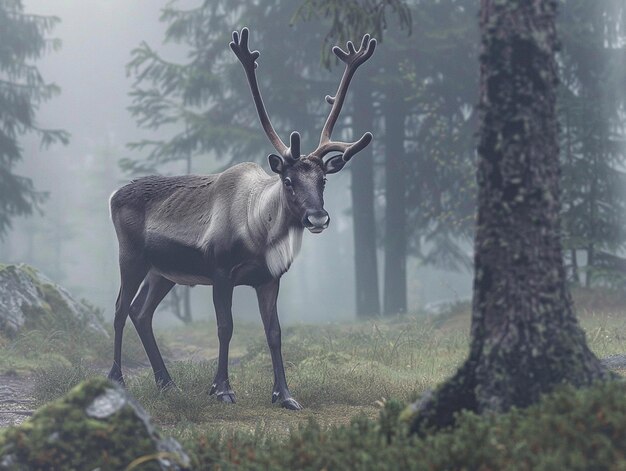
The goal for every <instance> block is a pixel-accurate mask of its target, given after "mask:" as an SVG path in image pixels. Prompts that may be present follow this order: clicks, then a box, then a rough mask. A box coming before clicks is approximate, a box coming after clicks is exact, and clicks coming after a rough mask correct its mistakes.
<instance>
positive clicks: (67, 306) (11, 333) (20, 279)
mask: <svg viewBox="0 0 626 471" xmlns="http://www.w3.org/2000/svg"><path fill="white" fill-rule="evenodd" d="M63 322H65V323H67V322H70V323H78V324H80V326H82V327H84V328H86V329H90V330H92V331H94V332H97V333H99V334H102V335H105V336H107V337H108V333H107V331H106V330H105V328H104V327H103V321H102V318H101V316H100V314H99V313H98V312H97V310H96V309H94V308H93V307H91V306H88V305H87V304H85V303H83V302H79V301H76V300H75V299H74V298H73V297H72V296H71V295H70V294H69V293H68V292H67V291H66V290H65V289H63V288H62V287H61V286H59V285H57V284H56V283H54V282H53V281H51V280H50V279H49V278H48V277H46V276H45V275H44V274H42V273H41V272H39V271H37V270H35V269H34V268H32V267H29V266H27V265H23V264H20V265H0V335H1V336H4V337H8V338H11V337H15V335H16V334H17V333H18V332H19V331H20V330H22V329H24V328H44V329H45V328H46V327H47V326H51V325H53V326H58V325H61V324H62V323H63Z"/></svg>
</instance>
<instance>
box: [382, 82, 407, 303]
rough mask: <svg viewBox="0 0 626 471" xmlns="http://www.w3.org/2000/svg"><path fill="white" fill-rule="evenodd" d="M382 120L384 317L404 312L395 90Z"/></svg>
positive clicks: (399, 121)
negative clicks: (383, 165)
mask: <svg viewBox="0 0 626 471" xmlns="http://www.w3.org/2000/svg"><path fill="white" fill-rule="evenodd" d="M386 95H387V96H386V97H385V101H384V104H383V106H384V111H383V112H384V116H385V202H386V207H385V278H384V280H385V282H384V286H385V291H384V307H383V313H384V314H387V315H389V314H398V313H404V312H406V305H407V293H406V181H405V179H406V170H405V168H406V165H405V159H406V156H405V153H404V118H405V112H406V106H405V103H404V100H403V94H402V92H401V90H400V89H399V87H397V86H395V87H393V88H390V89H389V91H388V92H387V94H386Z"/></svg>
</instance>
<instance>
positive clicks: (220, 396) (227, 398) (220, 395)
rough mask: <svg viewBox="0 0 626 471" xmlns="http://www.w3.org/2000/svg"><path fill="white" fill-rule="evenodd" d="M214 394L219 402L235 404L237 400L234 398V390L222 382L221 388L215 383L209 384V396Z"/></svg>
mask: <svg viewBox="0 0 626 471" xmlns="http://www.w3.org/2000/svg"><path fill="white" fill-rule="evenodd" d="M214 394H215V397H216V398H217V400H218V401H220V402H224V403H226V404H235V403H236V402H237V401H236V400H235V392H234V391H233V390H232V389H230V387H229V386H228V385H224V384H222V388H218V386H217V384H215V383H213V386H211V390H210V391H209V396H212V395H214Z"/></svg>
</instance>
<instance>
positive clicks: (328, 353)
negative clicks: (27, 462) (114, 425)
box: [3, 293, 626, 469]
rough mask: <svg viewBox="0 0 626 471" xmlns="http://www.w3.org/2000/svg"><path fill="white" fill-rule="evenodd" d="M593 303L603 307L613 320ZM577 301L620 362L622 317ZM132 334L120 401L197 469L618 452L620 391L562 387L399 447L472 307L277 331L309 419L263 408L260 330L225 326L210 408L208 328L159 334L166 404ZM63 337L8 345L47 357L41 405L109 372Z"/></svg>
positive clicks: (625, 327) (557, 459) (597, 456)
mask: <svg viewBox="0 0 626 471" xmlns="http://www.w3.org/2000/svg"><path fill="white" fill-rule="evenodd" d="M590 296H593V298H590ZM588 299H594V301H593V305H592V304H589V303H587V302H586V300H588ZM598 299H604V300H605V301H606V302H607V303H609V304H608V306H610V311H607V310H606V309H604V308H603V305H602V304H601V303H600V302H599V301H598ZM577 300H578V303H577V304H578V305H579V306H580V309H579V317H580V320H581V323H582V325H583V327H584V328H585V330H586V332H587V337H588V341H589V344H590V346H591V348H592V349H593V350H594V351H595V352H596V354H597V355H598V356H600V357H605V356H609V355H613V354H621V353H623V352H624V350H626V342H625V340H626V338H625V337H626V316H624V315H623V314H622V313H623V312H624V310H623V309H622V307H623V306H626V304H621V305H617V304H615V303H617V301H615V300H611V297H610V294H605V295H603V296H600V298H598V295H597V293H593V295H590V294H589V293H583V294H582V295H579V296H577ZM613 301H615V302H613ZM132 330H133V329H132V327H131V326H130V325H129V329H127V331H128V334H127V335H126V339H132V340H131V342H127V343H126V344H125V348H127V347H130V348H128V350H127V352H126V353H127V357H128V358H127V361H129V362H130V363H127V365H128V366H129V368H126V377H127V384H128V388H129V390H130V392H131V394H132V395H133V396H134V397H135V398H136V399H137V400H138V402H139V403H141V404H142V405H143V407H145V408H146V410H147V411H148V412H149V413H150V414H151V415H152V417H153V420H154V422H155V423H157V424H158V425H159V426H160V428H162V429H163V430H165V433H166V434H169V435H171V436H173V437H174V438H176V439H178V440H179V441H180V442H181V443H183V444H184V447H185V449H186V451H187V452H188V453H189V454H190V456H191V458H192V460H194V462H195V468H197V469H207V468H209V467H210V466H214V468H215V469H231V468H232V469H300V468H302V469H324V467H326V468H327V469H342V468H345V467H350V468H354V467H355V466H356V465H358V466H356V467H358V468H359V469H451V468H452V469H457V468H458V469H462V468H464V469H564V468H563V466H565V467H566V468H567V469H589V466H590V463H596V462H597V463H612V462H615V461H614V460H616V459H618V458H619V456H621V455H620V453H621V452H620V451H619V450H620V449H626V448H624V445H625V443H623V442H624V440H626V433H625V432H626V430H624V429H623V425H620V424H624V423H626V417H624V413H625V412H626V402H625V401H626V400H623V399H622V398H623V397H626V395H625V394H624V393H625V392H626V391H624V386H623V385H622V384H621V383H616V384H611V385H598V386H596V387H594V388H591V389H589V390H586V391H580V392H576V391H573V390H571V389H568V388H564V389H562V390H560V391H558V392H557V393H556V394H555V395H554V396H550V397H549V398H547V399H546V401H544V402H542V403H541V404H539V405H537V406H535V407H533V408H530V409H528V410H526V411H517V410H514V411H512V412H511V413H509V414H506V415H503V416H500V417H486V418H478V417H475V416H473V415H470V414H468V415H466V416H463V418H462V420H461V421H460V426H459V427H458V428H457V429H456V430H455V431H453V432H450V431H448V432H445V433H439V434H437V435H434V436H427V437H426V438H421V439H418V438H415V437H413V438H407V437H406V436H405V433H404V431H405V428H406V424H405V422H403V421H400V420H399V419H398V417H399V414H400V413H401V411H403V410H404V409H405V407H404V405H405V404H407V403H408V402H410V401H412V400H414V399H415V398H416V397H417V396H418V395H419V394H420V393H421V392H423V391H424V390H426V389H429V388H432V387H434V386H435V385H436V384H438V383H439V382H441V381H442V380H443V379H444V378H446V377H447V376H448V375H450V374H451V373H452V372H453V371H454V370H455V368H456V367H457V365H459V364H460V363H461V362H462V361H463V359H464V357H465V355H466V352H467V344H468V332H469V305H468V304H459V305H456V306H453V307H451V308H450V309H449V311H448V312H447V313H445V314H442V315H439V316H437V317H432V318H428V317H425V316H405V317H398V318H390V319H386V320H374V321H370V322H362V323H355V324H329V325H317V326H289V327H285V328H284V329H283V352H284V357H285V360H286V367H287V377H288V380H289V383H290V388H291V390H292V392H293V393H294V396H295V397H296V398H297V399H298V400H299V401H300V402H301V403H302V404H303V405H305V407H306V408H305V410H304V411H302V412H298V413H294V412H292V411H285V410H282V409H280V408H278V407H276V406H274V405H272V404H271V403H270V396H271V390H272V370H271V361H270V358H269V353H268V350H267V345H266V343H265V337H264V334H263V330H262V328H261V327H260V326H259V325H258V324H252V323H250V324H237V325H236V326H235V335H234V337H233V343H232V347H231V365H230V376H231V385H232V386H233V389H234V390H235V393H236V394H237V404H235V405H224V404H221V403H218V402H217V401H216V400H215V399H214V398H211V397H209V396H208V395H207V392H208V388H209V386H210V382H211V379H212V377H213V375H214V373H215V368H216V364H215V363H216V361H215V358H216V356H217V339H216V333H215V326H214V323H213V322H196V323H194V324H193V325H192V326H187V327H183V326H181V327H179V328H174V329H169V330H168V331H167V332H162V333H161V335H160V337H161V343H162V344H163V345H164V346H166V358H169V360H168V365H170V372H171V373H172V376H173V378H174V380H175V381H176V383H177V386H178V388H177V389H172V390H168V391H166V392H159V391H158V390H157V389H156V387H155V385H154V380H153V377H152V372H151V371H150V369H149V368H147V367H146V365H145V364H144V365H143V366H141V362H145V355H144V354H143V352H142V351H141V347H140V345H139V344H138V343H137V342H136V340H135V339H134V337H135V335H134V333H132ZM62 335H68V336H71V335H78V333H77V332H74V333H72V332H70V333H64V334H59V336H60V337H58V339H59V340H57V337H54V336H50V337H45V336H43V333H42V332H41V331H37V330H35V331H31V332H30V333H25V334H24V335H22V336H21V337H19V338H17V339H14V340H12V341H11V342H12V343H11V344H9V348H13V352H17V351H19V350H18V349H23V350H21V351H29V350H30V351H32V352H33V354H34V355H35V352H36V354H37V355H38V356H39V357H44V356H46V355H47V361H48V362H47V363H44V364H43V365H44V366H40V367H39V368H35V369H34V370H30V371H33V372H34V373H33V381H34V391H33V392H34V395H35V397H36V399H37V401H38V402H39V404H44V403H46V402H48V401H50V400H53V399H55V398H58V397H60V396H61V395H63V394H65V393H66V392H67V391H69V390H70V389H71V388H72V387H73V386H75V385H76V384H78V383H79V382H80V381H82V380H84V379H86V378H90V377H102V376H104V375H105V374H106V370H107V367H108V366H109V360H110V353H111V352H110V345H109V343H110V339H107V341H106V342H103V343H102V345H100V344H99V343H98V342H96V341H95V340H94V342H93V343H92V345H90V346H89V345H87V344H86V343H87V342H85V343H84V344H82V346H81V344H80V340H79V339H78V338H77V339H76V340H75V342H74V345H67V343H71V342H67V341H61V340H60V339H62V338H63V337H62ZM69 338H71V337H66V339H69ZM5 351H7V350H6V344H5V348H4V349H3V353H4V352H5ZM45 352H47V354H46V353H45ZM129 353H130V355H129ZM96 358H100V360H99V361H95V359H96ZM102 359H104V361H102ZM125 366H126V365H125ZM620 420H621V422H620ZM550 437H552V438H550ZM581 437H584V440H583V438H581ZM583 442H584V443H583ZM348 465H350V466H348ZM385 466H387V467H388V468H385ZM481 466H482V468H481ZM595 469H611V467H610V466H604V465H600V466H599V467H596V468H595ZM615 469H618V468H615Z"/></svg>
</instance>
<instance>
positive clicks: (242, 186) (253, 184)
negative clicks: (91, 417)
mask: <svg viewBox="0 0 626 471" xmlns="http://www.w3.org/2000/svg"><path fill="white" fill-rule="evenodd" d="M248 35H249V32H248V29H247V28H243V29H242V30H241V33H239V32H238V31H235V32H233V34H232V41H231V42H230V48H231V49H232V51H233V52H234V53H235V55H236V57H237V58H238V59H239V61H240V62H241V65H242V66H243V69H244V71H245V74H246V77H247V80H248V85H249V88H250V90H251V92H252V98H253V101H254V104H255V107H256V111H257V114H258V117H259V120H260V122H261V126H262V127H263V130H264V131H265V134H266V135H267V137H268V139H269V141H270V143H271V144H272V145H273V146H274V148H275V149H276V152H277V153H272V154H270V155H269V156H268V162H269V167H270V169H271V170H272V172H273V173H274V175H269V174H268V173H266V172H265V170H263V168H262V167H261V166H259V165H258V164H256V163H252V162H246V163H240V164H237V165H234V166H232V167H230V168H228V169H226V170H225V171H223V172H221V173H217V174H212V175H183V176H147V177H142V178H139V179H137V180H133V181H131V182H130V183H129V184H127V185H125V186H123V187H121V188H120V189H118V190H117V191H116V192H114V193H113V194H112V195H111V198H110V201H109V205H110V210H111V219H112V222H113V225H114V227H115V231H116V235H117V239H118V243H119V266H120V280H121V283H120V290H119V294H118V297H117V301H116V304H115V317H114V321H113V326H114V333H115V335H114V351H113V366H112V368H111V370H110V372H109V374H108V378H109V379H110V380H112V381H114V382H117V383H119V384H121V385H122V386H124V377H123V374H122V334H123V331H124V326H125V324H126V320H127V318H128V316H130V318H131V321H132V323H133V325H134V326H135V329H136V331H137V333H138V334H139V338H140V340H141V343H142V344H143V347H144V349H145V351H146V354H147V357H148V360H149V361H150V365H151V367H152V370H153V373H154V378H155V382H156V384H157V387H159V388H161V389H163V390H166V389H169V388H171V387H176V385H175V383H174V381H173V380H172V378H171V376H170V374H169V373H168V371H167V368H166V366H165V363H164V361H163V357H162V355H161V353H160V351H159V347H158V346H157V342H156V340H155V337H154V332H153V328H152V320H153V315H154V312H155V310H156V308H157V306H158V305H159V303H160V302H161V301H162V300H163V299H164V298H165V296H166V295H167V293H168V292H169V291H170V290H171V289H172V287H174V286H175V285H176V284H180V285H189V286H194V285H211V286H212V287H213V304H214V306H215V314H216V319H217V337H218V341H219V354H218V362H217V372H216V374H215V377H214V379H213V384H212V386H211V388H210V391H209V395H215V397H216V398H217V400H218V401H221V402H224V403H234V402H235V393H234V392H233V390H232V389H231V386H230V382H229V378H228V349H229V343H230V340H231V338H232V334H233V317H232V312H231V306H232V296H233V289H234V288H235V287H236V286H241V285H244V286H250V287H252V288H254V289H255V290H256V295H257V300H258V305H259V311H260V314H261V320H262V323H263V327H264V330H265V335H266V340H267V344H268V347H269V350H270V354H271V360H272V367H273V371H274V387H273V392H272V398H271V399H272V403H276V402H278V403H279V404H280V406H282V407H284V408H286V409H291V410H300V409H302V406H301V405H300V404H299V403H298V401H296V400H295V399H294V398H293V396H292V395H291V393H290V391H289V388H288V386H287V380H286V377H285V369H284V365H283V359H282V352H281V328H280V323H279V319H278V311H277V299H278V291H279V285H280V279H281V277H282V275H283V274H285V273H286V272H287V270H288V269H289V267H290V266H291V264H292V262H293V260H294V259H295V257H296V255H297V254H298V252H299V249H300V246H301V242H302V234H303V232H304V229H307V230H309V231H310V232H311V233H313V234H318V233H320V232H322V231H323V230H325V229H326V228H327V227H328V225H329V223H330V216H329V215H328V213H327V212H326V210H324V198H323V193H324V187H325V184H326V175H329V174H334V173H336V172H338V171H340V170H341V169H342V168H343V167H344V166H345V164H346V163H347V162H348V161H350V159H351V158H352V157H353V156H354V155H355V154H357V153H358V152H360V151H361V150H363V149H364V148H365V147H366V146H367V145H368V144H369V143H370V142H371V140H372V134H371V133H370V132H366V133H365V134H363V136H362V137H361V138H360V139H358V140H357V141H355V142H341V141H333V140H331V134H332V131H333V128H334V126H335V123H336V122H337V118H338V117H339V113H340V111H341V108H342V106H343V104H344V102H345V99H346V95H347V93H348V87H349V85H350V81H351V80H352V77H353V75H354V73H355V71H356V70H357V68H358V67H359V66H360V65H362V64H363V63H364V62H366V61H367V60H368V59H369V58H370V57H371V56H372V54H373V53H374V49H375V48H376V40H375V39H373V38H370V36H369V35H367V34H366V35H365V36H363V39H362V41H361V45H360V47H359V49H358V50H357V49H356V48H355V46H354V44H353V43H352V42H348V43H347V50H343V49H342V48H340V47H338V46H335V47H333V49H332V51H333V53H334V54H335V55H336V56H337V58H338V59H339V60H340V61H342V62H343V63H345V70H344V72H343V76H342V78H341V80H340V83H339V87H338V89H337V92H336V94H335V96H333V97H331V96H328V95H327V96H326V98H325V100H326V102H328V104H330V105H331V109H330V112H329V114H328V117H327V119H326V121H325V123H324V126H323V128H322V132H321V136H320V140H319V144H318V146H317V148H316V149H315V150H314V151H313V152H311V153H309V154H307V155H301V154H300V134H299V133H298V132H292V133H291V135H290V138H289V147H287V146H286V145H285V143H284V142H283V141H282V140H281V138H280V137H279V135H278V134H277V132H276V131H275V130H274V127H273V126H272V123H271V121H270V119H269V116H268V114H267V111H266V110H265V105H264V103H263V99H262V97H261V92H260V91H259V86H258V83H257V77H256V68H257V65H258V64H257V59H258V58H259V56H260V53H259V51H256V50H255V51H252V52H251V51H250V49H249V47H248ZM330 153H335V154H334V155H332V156H331V157H328V158H325V157H326V156H327V155H328V154H330Z"/></svg>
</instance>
